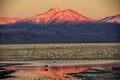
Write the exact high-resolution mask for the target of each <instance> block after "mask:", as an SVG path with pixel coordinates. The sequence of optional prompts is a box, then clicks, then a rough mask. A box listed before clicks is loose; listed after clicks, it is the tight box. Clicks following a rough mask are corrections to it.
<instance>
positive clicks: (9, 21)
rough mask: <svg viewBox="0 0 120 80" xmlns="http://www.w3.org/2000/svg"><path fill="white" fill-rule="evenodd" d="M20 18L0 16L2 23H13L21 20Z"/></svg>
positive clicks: (0, 22)
mask: <svg viewBox="0 0 120 80" xmlns="http://www.w3.org/2000/svg"><path fill="white" fill-rule="evenodd" d="M19 20H20V19H19V18H8V17H0V24H11V23H15V22H17V21H19Z"/></svg>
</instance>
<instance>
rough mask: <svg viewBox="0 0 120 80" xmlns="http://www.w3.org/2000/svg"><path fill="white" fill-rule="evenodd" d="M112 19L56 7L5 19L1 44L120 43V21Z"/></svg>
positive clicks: (0, 26)
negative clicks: (90, 16)
mask: <svg viewBox="0 0 120 80" xmlns="http://www.w3.org/2000/svg"><path fill="white" fill-rule="evenodd" d="M110 19H113V18H110ZM110 19H102V20H101V21H99V20H98V21H97V20H93V19H91V18H88V17H85V16H83V15H81V14H79V13H77V12H76V11H74V10H71V9H66V10H60V9H59V8H56V7H55V8H53V9H50V10H49V11H47V12H45V13H43V14H38V15H35V16H33V17H30V18H25V19H16V18H5V19H4V18H3V19H2V18H1V22H2V21H3V22H2V24H3V23H4V25H0V43H1V44H2V43H3V44H6V43H10V44H12V43H88V42H94V43H101V42H120V24H118V22H117V23H116V22H115V21H114V22H107V21H108V20H110ZM115 19H117V18H116V17H115V16H114V20H115ZM118 20H119V19H118Z"/></svg>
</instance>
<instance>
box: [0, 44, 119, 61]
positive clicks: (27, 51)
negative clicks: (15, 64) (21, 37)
mask: <svg viewBox="0 0 120 80" xmlns="http://www.w3.org/2000/svg"><path fill="white" fill-rule="evenodd" d="M119 53H120V43H78V44H77V43H76V44H2V45H0V60H2V61H4V60H46V59H52V60H56V59H58V60H60V59H64V60H65V59H67V60H71V59H72V60H74V59H79V60H84V59H93V60H94V59H103V60H106V59H109V60H110V59H120V54H119Z"/></svg>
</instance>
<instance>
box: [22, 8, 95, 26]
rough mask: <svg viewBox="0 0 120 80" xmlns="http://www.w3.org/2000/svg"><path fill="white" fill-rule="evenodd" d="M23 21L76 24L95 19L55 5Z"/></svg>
mask: <svg viewBox="0 0 120 80" xmlns="http://www.w3.org/2000/svg"><path fill="white" fill-rule="evenodd" d="M24 21H25V22H30V23H31V22H32V23H38V24H64V23H70V24H76V23H81V22H94V21H95V20H93V19H91V18H88V17H85V16H83V15H81V14H79V13H77V12H76V11H74V10H71V9H66V10H60V9H59V8H57V7H55V8H52V9H50V10H49V11H47V12H46V13H43V14H38V15H36V16H33V17H31V18H26V19H24Z"/></svg>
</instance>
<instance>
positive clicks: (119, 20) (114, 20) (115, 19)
mask: <svg viewBox="0 0 120 80" xmlns="http://www.w3.org/2000/svg"><path fill="white" fill-rule="evenodd" d="M101 20H102V21H105V22H109V23H118V24H120V14H118V15H115V16H109V17H106V18H103V19H101Z"/></svg>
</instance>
